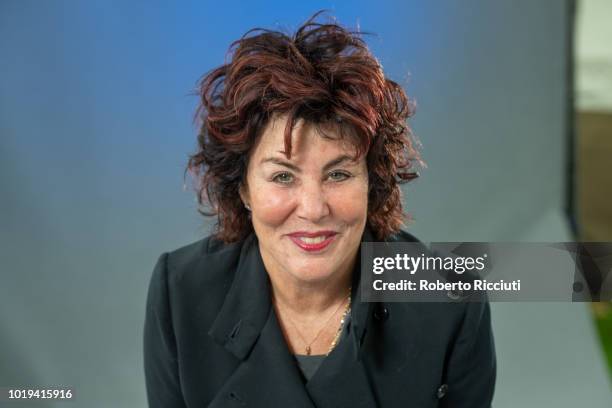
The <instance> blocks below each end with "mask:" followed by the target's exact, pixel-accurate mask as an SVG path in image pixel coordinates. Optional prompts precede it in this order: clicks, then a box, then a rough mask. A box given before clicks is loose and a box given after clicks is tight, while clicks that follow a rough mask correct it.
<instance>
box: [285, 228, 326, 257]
mask: <svg viewBox="0 0 612 408" xmlns="http://www.w3.org/2000/svg"><path fill="white" fill-rule="evenodd" d="M337 234H338V233H337V232H335V231H316V232H307V231H299V232H294V233H292V234H289V238H290V239H291V241H293V243H294V244H295V245H297V246H298V247H300V248H301V249H303V250H305V251H308V252H318V251H322V250H323V249H325V248H326V247H327V246H329V244H331V243H332V242H333V241H334V240H335V238H336V235H337Z"/></svg>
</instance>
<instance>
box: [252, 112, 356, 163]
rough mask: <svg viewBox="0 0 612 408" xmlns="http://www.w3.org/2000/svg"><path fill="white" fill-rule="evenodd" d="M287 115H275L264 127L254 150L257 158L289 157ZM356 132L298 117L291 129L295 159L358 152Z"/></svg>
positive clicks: (309, 158) (301, 159)
mask: <svg viewBox="0 0 612 408" xmlns="http://www.w3.org/2000/svg"><path fill="white" fill-rule="evenodd" d="M286 125H287V116H286V115H283V116H274V117H273V118H272V119H271V120H270V121H269V122H268V123H267V125H266V127H265V128H264V129H263V131H262V133H261V135H260V137H259V139H258V141H257V143H256V145H255V146H254V150H253V153H252V155H253V157H257V158H265V157H282V156H284V157H283V158H284V159H286V156H287V154H286V152H285V127H286ZM355 140H356V139H355V138H354V134H352V133H351V131H350V129H347V128H346V127H341V126H339V125H332V124H316V123H313V122H309V121H305V120H303V119H299V120H296V121H295V123H294V127H293V130H292V132H291V158H290V160H291V161H296V162H299V161H304V160H309V161H310V160H313V159H316V158H328V157H329V156H336V155H340V154H345V155H349V156H354V155H355V154H356V150H357V149H356V146H355Z"/></svg>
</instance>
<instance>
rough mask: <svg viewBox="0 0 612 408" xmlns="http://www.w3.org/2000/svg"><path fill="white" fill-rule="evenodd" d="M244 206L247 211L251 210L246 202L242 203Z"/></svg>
mask: <svg viewBox="0 0 612 408" xmlns="http://www.w3.org/2000/svg"><path fill="white" fill-rule="evenodd" d="M244 208H246V209H247V211H251V206H250V205H248V204H247V203H244Z"/></svg>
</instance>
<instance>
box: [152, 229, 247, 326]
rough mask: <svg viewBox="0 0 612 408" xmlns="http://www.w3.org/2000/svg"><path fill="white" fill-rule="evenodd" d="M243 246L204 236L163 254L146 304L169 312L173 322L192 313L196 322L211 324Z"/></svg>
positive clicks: (156, 267) (226, 290) (227, 289)
mask: <svg viewBox="0 0 612 408" xmlns="http://www.w3.org/2000/svg"><path fill="white" fill-rule="evenodd" d="M243 244H244V241H240V242H236V243H231V244H225V243H223V242H221V241H220V240H218V239H216V238H215V237H214V236H208V237H206V238H203V239H200V240H198V241H196V242H193V243H191V244H188V245H185V246H182V247H180V248H176V249H174V250H170V251H167V252H164V253H163V254H162V255H161V256H160V257H159V260H158V261H157V265H156V266H155V269H154V271H153V275H152V278H151V284H150V288H151V289H149V297H150V300H149V302H150V303H151V304H154V303H159V304H158V305H157V306H156V307H160V305H161V307H166V308H168V309H169V310H171V311H172V312H171V313H172V316H173V319H181V318H184V317H185V316H190V315H193V314H194V313H196V314H197V315H198V318H199V319H200V322H202V321H204V322H207V321H208V322H212V320H213V319H214V317H215V316H216V313H217V312H218V310H219V308H220V307H221V305H222V304H223V301H224V299H225V296H226V294H227V292H228V291H229V288H230V287H231V284H232V282H233V280H234V276H235V272H236V269H237V265H238V261H239V259H240V253H241V250H242V247H243ZM160 294H161V295H163V296H161V295H160ZM156 299H157V301H156ZM164 303H165V305H166V306H163V304H164Z"/></svg>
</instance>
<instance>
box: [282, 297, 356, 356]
mask: <svg viewBox="0 0 612 408" xmlns="http://www.w3.org/2000/svg"><path fill="white" fill-rule="evenodd" d="M348 292H349V293H348V297H347V302H346V309H345V310H344V313H343V314H342V319H341V320H340V327H338V330H337V331H336V334H335V336H334V339H333V341H332V343H331V345H330V347H329V350H328V351H327V353H326V354H325V355H328V354H329V353H331V351H332V350H333V349H334V348H335V347H336V344H337V343H338V339H339V338H340V333H341V332H342V328H343V327H344V322H345V320H346V316H347V315H348V313H349V312H350V310H351V288H350V287H349V291H348ZM272 299H273V301H274V303H275V304H276V309H277V310H278V302H277V301H276V297H275V296H272ZM343 304H344V302H342V303H340V304H339V305H338V307H337V308H336V310H334V313H332V314H331V316H329V318H327V320H326V321H325V324H324V325H323V326H322V327H321V328H320V329H319V331H318V332H317V335H316V336H315V338H314V339H312V341H310V342H307V341H306V339H304V336H302V333H301V332H300V329H299V328H298V326H297V325H296V324H295V322H294V321H293V320H292V319H291V318H290V317H289V316H286V317H287V320H289V322H290V323H291V325H292V326H293V327H294V328H295V331H296V332H297V334H298V335H299V336H300V338H301V339H302V343H303V344H304V345H305V346H306V347H305V352H306V355H307V356H309V355H310V354H311V352H312V347H311V346H312V344H313V343H314V342H315V341H317V339H318V338H319V336H320V335H321V333H323V329H325V328H326V327H327V325H328V324H329V322H330V321H331V319H332V318H333V317H334V316H335V315H336V314H337V313H338V310H340V307H341V306H342V305H343Z"/></svg>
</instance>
